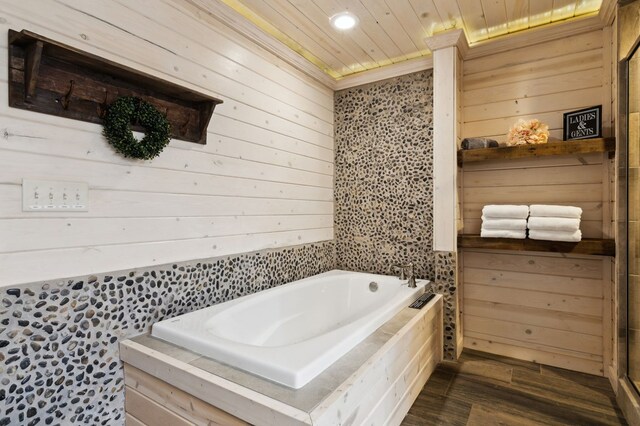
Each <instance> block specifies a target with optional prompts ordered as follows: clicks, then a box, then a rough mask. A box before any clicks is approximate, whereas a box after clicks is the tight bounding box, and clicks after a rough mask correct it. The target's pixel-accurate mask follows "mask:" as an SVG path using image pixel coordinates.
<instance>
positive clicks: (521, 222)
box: [482, 216, 527, 231]
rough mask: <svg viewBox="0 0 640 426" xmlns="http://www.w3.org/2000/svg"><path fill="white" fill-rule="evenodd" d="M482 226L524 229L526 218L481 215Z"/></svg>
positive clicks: (485, 227) (514, 229)
mask: <svg viewBox="0 0 640 426" xmlns="http://www.w3.org/2000/svg"><path fill="white" fill-rule="evenodd" d="M482 227H483V228H484V229H504V230H513V231H524V230H525V229H527V219H504V218H499V219H495V218H492V217H486V216H482Z"/></svg>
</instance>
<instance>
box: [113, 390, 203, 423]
mask: <svg viewBox="0 0 640 426" xmlns="http://www.w3.org/2000/svg"><path fill="white" fill-rule="evenodd" d="M125 393H126V397H125V410H126V411H127V412H128V413H130V414H131V415H132V416H134V417H135V418H136V419H139V420H140V421H142V422H144V423H146V424H148V425H159V424H162V425H166V426H194V425H195V423H193V422H190V421H189V420H187V419H185V418H183V417H181V416H179V415H177V414H175V413H173V412H172V411H171V410H168V409H167V408H165V407H164V406H162V405H160V404H158V403H157V402H155V401H153V400H152V399H150V398H147V397H146V396H145V395H143V394H141V393H140V392H138V391H136V390H135V389H133V388H130V387H129V386H127V387H126V389H125Z"/></svg>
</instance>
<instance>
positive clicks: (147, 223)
mask: <svg viewBox="0 0 640 426" xmlns="http://www.w3.org/2000/svg"><path fill="white" fill-rule="evenodd" d="M31 222H32V221H31V220H29V219H3V220H1V221H0V235H2V236H3V238H2V240H1V241H0V252H2V253H11V252H17V251H29V250H56V249H63V248H73V247H77V248H80V247H86V246H91V245H92V244H94V243H95V241H107V240H108V241H109V243H110V244H130V243H149V242H161V241H169V240H189V239H196V238H212V236H214V235H215V236H217V237H227V236H242V235H250V234H257V233H274V232H281V231H310V230H313V229H330V228H332V227H333V215H284V216H276V215H269V216H207V217H180V216H174V217H155V218H150V217H141V218H95V219H83V218H42V219H40V222H41V223H40V224H38V226H34V225H33V224H32V223H31Z"/></svg>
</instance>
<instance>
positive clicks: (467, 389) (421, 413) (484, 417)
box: [402, 348, 627, 426]
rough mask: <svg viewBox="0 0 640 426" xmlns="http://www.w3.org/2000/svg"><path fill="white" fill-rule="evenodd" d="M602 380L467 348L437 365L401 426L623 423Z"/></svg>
mask: <svg viewBox="0 0 640 426" xmlns="http://www.w3.org/2000/svg"><path fill="white" fill-rule="evenodd" d="M626 424H627V423H626V421H625V420H624V418H623V417H622V413H621V412H620V409H619V408H618V406H617V405H616V402H615V396H614V394H613V391H612V389H611V387H610V386H609V385H608V382H607V381H606V379H604V378H602V377H597V376H592V375H589V374H584V373H577V372H573V371H569V370H563V369H560V368H554V367H548V366H546V365H541V364H537V363H533V362H527V361H521V360H515V359H511V358H507V357H504V356H500V355H493V354H488V353H484V352H480V351H475V350H470V349H466V348H465V350H464V351H463V352H462V355H461V357H460V359H459V360H458V361H457V362H456V363H442V364H440V365H439V366H438V368H437V369H436V370H435V372H434V374H433V375H432V378H431V379H430V380H429V381H428V382H427V384H426V385H425V387H424V389H423V390H422V392H421V393H420V395H419V396H418V398H417V400H416V402H415V403H414V405H413V406H412V407H411V409H410V410H409V413H408V414H407V416H406V417H405V419H404V421H403V423H402V425H403V426H425V425H469V426H485V425H487V426H491V425H509V426H539V425H552V426H557V425H626Z"/></svg>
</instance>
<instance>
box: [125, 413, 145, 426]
mask: <svg viewBox="0 0 640 426" xmlns="http://www.w3.org/2000/svg"><path fill="white" fill-rule="evenodd" d="M124 424H125V425H126V426H147V425H145V424H144V423H142V422H141V421H140V420H138V419H137V418H135V417H133V416H132V415H131V414H129V413H126V412H125V420H124Z"/></svg>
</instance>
